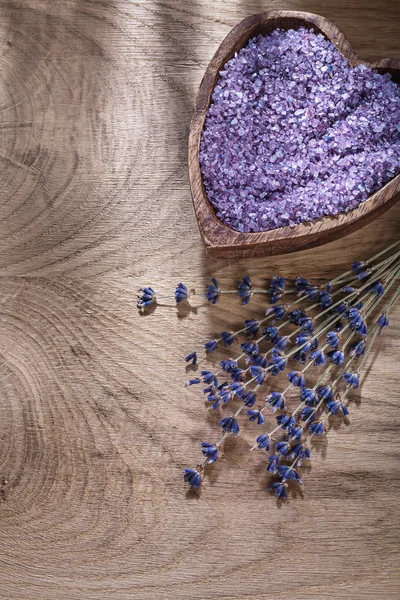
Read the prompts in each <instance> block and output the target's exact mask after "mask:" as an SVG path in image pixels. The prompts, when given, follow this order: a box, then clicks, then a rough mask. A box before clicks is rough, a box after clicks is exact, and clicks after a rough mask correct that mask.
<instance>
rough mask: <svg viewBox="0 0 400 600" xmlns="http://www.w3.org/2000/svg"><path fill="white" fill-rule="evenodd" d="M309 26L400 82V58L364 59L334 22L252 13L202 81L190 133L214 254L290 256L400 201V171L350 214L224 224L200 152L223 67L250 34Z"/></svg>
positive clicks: (193, 175)
mask: <svg viewBox="0 0 400 600" xmlns="http://www.w3.org/2000/svg"><path fill="white" fill-rule="evenodd" d="M300 26H304V27H306V28H308V29H311V28H313V29H314V30H315V31H316V32H320V33H322V34H323V35H324V36H325V37H326V38H327V39H328V40H330V41H331V42H333V43H334V44H335V46H336V48H337V49H338V50H339V51H340V52H341V53H342V55H343V56H344V57H345V58H347V60H348V61H349V63H350V65H352V66H357V65H359V64H360V63H363V64H365V65H366V66H368V67H372V68H374V69H376V70H377V71H378V72H379V73H387V72H388V73H390V74H391V75H392V78H393V80H394V81H397V82H399V80H400V60H399V59H394V58H386V59H383V60H380V61H378V62H376V63H367V62H365V61H361V60H360V59H359V58H358V57H357V56H356V54H354V52H353V50H352V48H351V46H350V44H349V42H348V41H347V39H346V37H345V36H344V35H343V33H342V32H341V31H340V29H338V27H336V25H334V24H333V23H331V22H330V21H328V20H327V19H325V18H324V17H321V16H319V15H314V14H311V13H306V12H295V11H269V12H263V13H259V14H256V15H252V16H251V17H248V18H246V19H244V20H243V21H241V22H240V23H239V24H238V25H236V27H234V28H233V29H232V31H231V32H230V33H229V34H228V35H227V37H226V38H225V39H224V40H223V42H222V44H221V45H220V47H219V48H218V50H217V52H216V54H215V55H214V57H213V58H212V60H211V62H210V64H209V65H208V67H207V70H206V72H205V74H204V77H203V80H202V82H201V84H200V88H199V92H198V95H197V100H196V107H195V111H194V115H193V118H192V122H191V124H190V134H189V178H190V185H191V190H192V197H193V203H194V208H195V212H196V217H197V221H198V224H199V228H200V232H201V234H202V236H203V239H204V242H205V245H206V248H207V253H208V254H209V255H210V256H214V257H226V258H246V257H251V256H271V255H274V254H285V253H286V252H294V251H296V250H302V249H305V248H310V247H312V246H318V245H320V244H325V243H327V242H331V241H333V240H335V239H338V238H340V237H342V236H343V235H346V234H348V233H350V232H352V231H355V230H356V229H358V228H360V227H362V226H363V225H366V224H367V223H369V222H370V221H372V220H373V219H375V218H376V217H378V216H379V215H380V214H382V213H383V212H384V211H385V210H387V209H388V208H389V207H390V206H392V205H393V204H394V203H395V202H396V200H397V199H398V197H397V198H395V194H397V192H399V191H400V175H397V176H396V177H394V178H393V179H392V180H391V181H389V182H388V183H387V184H386V185H385V186H383V187H382V188H381V189H380V190H378V191H377V192H375V193H374V194H372V195H371V196H370V197H369V198H368V200H366V201H365V202H363V203H361V204H360V205H359V206H358V207H357V208H355V209H353V210H351V211H349V212H348V213H346V214H345V213H341V214H339V215H336V216H334V217H322V218H320V219H317V220H315V221H311V222H308V223H302V224H300V225H296V226H295V227H289V226H288V227H280V228H279V229H274V230H271V231H263V232H259V233H240V232H238V231H235V230H234V229H231V228H230V227H228V226H227V225H225V224H224V223H222V222H221V221H220V220H219V219H218V218H217V217H216V215H215V210H214V208H213V206H212V205H211V203H210V202H209V201H208V199H207V195H206V191H205V189H204V184H203V179H202V175H201V171H200V162H199V152H200V140H201V134H202V131H203V127H204V121H205V118H206V113H207V110H208V107H209V106H210V102H211V96H212V93H213V91H214V88H215V85H216V83H217V81H218V79H219V71H220V70H221V69H222V67H223V65H224V64H225V63H226V62H227V61H228V60H229V59H231V58H232V57H233V55H234V54H235V52H237V51H238V50H240V49H241V48H243V47H244V46H245V45H246V44H247V42H248V41H249V39H250V38H252V37H254V36H256V35H258V34H259V33H262V34H267V33H270V32H271V31H273V30H274V29H276V28H277V27H279V28H281V29H298V28H299V27H300Z"/></svg>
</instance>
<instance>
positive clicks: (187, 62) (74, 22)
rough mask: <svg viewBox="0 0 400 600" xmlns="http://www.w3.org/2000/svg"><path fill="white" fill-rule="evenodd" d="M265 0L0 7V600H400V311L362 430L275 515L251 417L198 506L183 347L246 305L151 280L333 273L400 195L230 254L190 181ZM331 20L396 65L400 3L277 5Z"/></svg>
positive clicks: (370, 55) (396, 217)
mask: <svg viewBox="0 0 400 600" xmlns="http://www.w3.org/2000/svg"><path fill="white" fill-rule="evenodd" d="M263 8H265V5H264V3H262V2H259V1H256V0H246V2H239V1H233V0H215V1H214V2H212V3H210V2H209V1H208V0H207V1H206V0H194V1H191V2H183V1H179V0H160V1H159V2H156V1H154V0H143V1H138V0H132V1H130V2H125V1H123V0H114V1H109V2H103V1H100V0H98V1H94V0H63V2H54V1H51V0H26V1H24V2H23V3H22V2H20V1H18V0H4V1H3V2H1V3H0V51H1V61H0V68H1V85H0V127H1V142H0V143H1V151H0V157H1V169H2V171H1V173H2V179H1V181H2V186H1V188H0V284H1V285H0V499H1V502H0V524H1V526H0V547H1V552H0V598H1V600H100V599H102V600H103V599H104V598H107V599H109V600H128V599H129V600H169V599H172V598H173V599H175V598H177V599H184V600H189V599H190V600H192V599H201V600H204V599H210V600H228V599H229V600H232V599H235V600H276V599H279V598H285V599H287V600H305V599H314V598H315V599H316V600H325V599H326V600H328V599H329V600H342V599H343V600H344V599H346V600H348V599H351V600H365V599H366V598H367V599H378V598H385V600H386V599H389V600H392V599H393V600H395V599H397V598H398V597H399V595H400V583H399V575H400V560H399V538H400V535H399V517H398V498H399V493H400V477H399V475H400V473H399V460H398V458H399V442H398V437H399V436H398V425H399V409H398V406H399V392H398V356H399V351H400V329H399V323H400V312H399V310H398V309H396V311H394V312H393V315H392V319H391V321H392V325H391V327H390V328H389V330H388V331H387V333H386V334H385V336H383V337H382V338H381V340H380V341H379V353H377V355H376V356H375V360H374V367H373V369H370V370H369V371H368V376H367V379H366V381H365V383H364V385H363V387H362V392H361V394H360V403H357V404H356V405H355V406H354V408H353V410H352V421H351V424H350V426H349V427H340V428H339V429H337V430H335V431H333V432H332V434H330V436H329V438H328V441H327V445H326V447H325V448H324V451H323V452H321V453H315V457H314V460H313V465H312V469H311V471H310V472H309V473H307V474H306V476H305V485H304V490H303V496H302V497H298V498H297V499H293V498H290V500H289V502H288V503H287V504H286V505H285V506H283V507H280V508H278V507H277V504H276V501H275V499H274V497H273V496H270V495H269V494H268V493H267V492H266V485H267V479H266V477H265V475H264V463H263V460H262V457H261V456H260V455H258V454H257V455H255V456H254V453H249V452H248V448H249V444H250V441H251V440H252V437H253V436H252V433H251V431H250V429H249V430H246V431H245V432H244V435H243V437H242V438H241V439H239V440H238V441H237V443H236V444H235V443H229V444H227V446H226V447H225V450H224V457H223V460H222V461H221V463H220V465H219V467H218V468H216V469H215V470H214V472H213V476H212V477H211V478H210V479H209V480H208V481H206V483H205V485H204V488H203V491H202V493H201V495H200V496H196V495H192V494H188V493H187V489H186V487H185V486H184V483H183V481H182V469H183V467H184V466H185V465H187V464H190V465H193V464H196V462H197V461H198V459H199V446H198V443H199V441H200V440H202V439H210V440H212V439H215V437H216V435H217V434H218V430H219V429H218V425H217V422H216V418H215V417H214V418H210V417H208V416H207V413H206V409H205V408H204V405H203V402H202V400H201V399H199V397H198V394H197V393H196V392H195V391H192V390H187V389H184V388H183V383H184V382H185V380H186V379H187V375H186V374H185V372H184V369H183V368H182V362H181V358H182V356H184V355H185V354H186V352H187V351H188V350H190V349H191V348H192V344H193V342H195V341H197V340H198V339H199V338H201V337H203V336H209V335H212V334H214V333H216V332H219V331H220V330H221V329H224V328H225V327H227V326H228V324H229V325H231V324H235V325H236V324H238V323H240V322H241V321H242V319H243V318H244V317H245V316H247V315H249V316H254V315H256V314H259V313H260V310H261V309H262V303H260V302H258V301H257V302H254V303H253V302H252V304H251V305H250V306H249V307H248V309H247V310H243V309H242V308H241V307H240V306H239V305H238V303H237V301H236V299H235V298H230V299H227V300H226V302H224V303H223V304H222V303H221V305H220V306H216V307H214V309H210V307H208V306H205V305H204V304H203V300H202V298H201V296H198V297H197V298H195V301H194V302H193V304H194V306H193V308H192V309H191V310H190V311H188V310H187V311H186V312H179V313H178V312H177V310H176V309H175V308H174V307H170V308H169V307H164V308H161V307H159V308H157V310H156V311H155V312H154V313H153V314H151V315H148V316H145V317H142V316H140V315H139V314H138V313H137V310H136V305H135V304H136V291H137V288H138V287H140V285H142V284H144V283H149V284H154V285H155V286H157V289H158V290H159V291H160V293H161V294H163V293H164V292H165V293H166V292H167V291H168V290H171V288H173V287H174V286H175V284H176V283H177V282H178V281H180V280H181V281H185V282H187V283H189V282H190V283H191V284H193V285H194V286H195V287H196V288H198V289H199V290H201V288H202V287H203V285H204V284H205V283H206V282H207V281H208V280H209V278H210V276H211V274H215V275H216V276H217V277H218V278H219V280H220V281H221V283H222V284H223V285H224V286H225V287H228V286H232V285H234V284H235V282H236V281H237V279H238V278H240V277H242V276H243V275H245V274H246V273H251V274H252V275H253V277H254V279H255V280H256V281H257V282H259V283H260V284H261V283H263V282H265V280H266V279H268V278H269V277H270V276H271V275H273V274H275V273H283V274H285V275H287V276H293V275H294V274H302V275H304V276H309V277H312V278H313V279H316V280H318V279H326V278H327V277H332V276H333V275H335V274H339V273H340V272H341V271H342V270H343V269H344V268H345V267H346V265H347V264H348V263H349V262H350V261H352V260H356V259H363V258H367V257H368V256H369V255H371V254H373V253H375V252H378V251H379V250H380V249H382V248H383V247H384V246H385V245H386V244H388V243H390V242H392V241H394V240H396V239H398V237H399V224H400V206H399V205H397V206H394V207H392V208H391V209H390V210H389V211H387V213H385V214H384V215H382V216H381V217H380V218H378V219H377V220H376V221H374V222H373V223H371V224H369V225H367V226H366V227H365V228H363V229H361V230H359V231H357V232H355V233H353V234H351V235H349V236H348V237H346V238H343V239H341V240H339V241H336V242H332V243H330V244H327V245H325V246H322V247H321V248H318V250H306V251H302V252H298V253H293V254H291V255H288V256H282V257H268V258H263V259H261V258H256V259H251V260H244V259H243V260H213V259H210V258H208V257H207V256H206V253H205V250H204V246H203V244H202V241H201V239H200V236H199V232H198V228H197V224H196V219H195V215H194V212H193V205H192V202H191V199H190V189H189V183H188V177H187V150H186V149H187V136H188V127H189V122H190V117H191V113H192V108H193V103H194V98H195V94H196V90H197V89H198V86H199V83H200V80H201V78H202V75H203V73H204V70H205V68H206V66H207V64H208V62H209V61H210V59H211V57H212V55H213V54H214V52H215V50H216V48H217V47H218V45H219V44H220V42H221V40H222V39H223V38H224V37H225V36H226V34H227V33H228V32H229V30H230V29H231V28H232V27H233V26H234V25H235V24H236V23H237V22H239V21H240V20H241V19H243V18H244V17H245V16H247V15H250V14H253V13H255V12H260V11H261V10H263ZM268 8H271V9H274V8H275V9H276V8H288V9H292V10H294V9H297V10H307V11H310V12H323V13H324V16H326V18H328V19H330V20H333V21H335V22H336V23H337V24H338V26H339V27H340V28H341V29H343V30H344V31H345V32H346V34H347V35H348V38H349V40H350V42H351V44H352V46H353V48H354V50H355V52H356V53H357V54H359V55H360V56H362V57H363V58H365V59H366V60H371V61H374V60H377V59H379V58H384V57H386V56H395V55H396V54H398V40H399V38H400V30H399V7H398V6H397V5H396V4H395V3H393V2H391V0H383V1H382V2H380V3H379V5H378V4H377V3H376V2H372V0H368V1H366V0H363V1H361V0H354V2H353V3H350V2H348V1H347V0H335V1H332V2H330V1H329V0H327V1H326V2H324V3H323V7H322V6H321V3H319V2H316V1H311V0H293V1H291V2H285V1H280V2H279V3H278V2H277V1H275V0H272V1H271V2H269V3H268Z"/></svg>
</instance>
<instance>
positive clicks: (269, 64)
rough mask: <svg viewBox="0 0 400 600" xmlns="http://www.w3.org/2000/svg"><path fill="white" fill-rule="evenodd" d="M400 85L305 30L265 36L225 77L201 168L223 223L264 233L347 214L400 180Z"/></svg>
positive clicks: (203, 145) (225, 71) (243, 53)
mask: <svg viewBox="0 0 400 600" xmlns="http://www.w3.org/2000/svg"><path fill="white" fill-rule="evenodd" d="M399 123H400V86H399V85H397V84H396V83H394V82H393V81H391V77H390V75H389V74H384V75H380V74H379V73H377V72H376V71H374V70H373V69H369V68H367V67H365V66H364V65H359V66H358V67H351V66H350V65H349V64H348V62H347V60H346V59H345V58H344V57H343V56H342V55H341V54H340V52H339V51H338V50H336V48H335V46H334V44H332V43H331V42H329V41H328V40H326V39H325V38H324V37H323V36H322V35H321V34H316V33H313V31H312V30H311V31H309V30H307V29H305V28H300V29H298V30H296V31H294V30H292V29H291V30H289V31H282V30H279V29H276V30H275V31H273V32H272V33H271V34H270V35H267V36H263V35H258V36H257V37H255V38H253V39H251V40H250V41H249V43H248V44H247V46H246V47H245V48H243V49H242V50H240V51H239V52H238V53H237V54H236V55H235V57H234V58H232V59H231V60H230V61H228V62H227V63H226V64H225V66H224V69H223V70H222V71H221V72H220V79H219V81H218V83H217V85H216V87H215V90H214V93H213V96H212V103H211V106H210V108H209V109H208V112H207V117H206V121H205V126H204V131H203V133H202V139H201V147H200V163H201V170H202V174H203V180H204V185H205V188H206V192H207V197H208V199H209V200H210V202H211V203H212V205H213V206H214V208H215V210H216V214H217V216H218V217H219V219H221V221H223V222H224V223H225V224H226V225H229V226H230V227H232V228H233V229H236V230H237V231H246V232H248V231H265V230H269V229H276V228H277V227H282V226H284V225H291V226H293V225H295V224H297V223H304V222H306V221H313V220H315V219H318V218H319V217H322V216H325V215H336V214H338V213H340V212H347V211H349V210H350V209H352V208H355V207H356V206H358V205H359V204H360V202H364V201H365V200H367V198H368V197H369V196H370V195H371V193H372V192H374V191H376V190H377V189H379V188H380V187H382V186H383V185H384V184H385V183H387V182H388V181H389V180H390V179H392V178H393V177H394V176H395V175H397V174H398V173H399V172H400V124H399Z"/></svg>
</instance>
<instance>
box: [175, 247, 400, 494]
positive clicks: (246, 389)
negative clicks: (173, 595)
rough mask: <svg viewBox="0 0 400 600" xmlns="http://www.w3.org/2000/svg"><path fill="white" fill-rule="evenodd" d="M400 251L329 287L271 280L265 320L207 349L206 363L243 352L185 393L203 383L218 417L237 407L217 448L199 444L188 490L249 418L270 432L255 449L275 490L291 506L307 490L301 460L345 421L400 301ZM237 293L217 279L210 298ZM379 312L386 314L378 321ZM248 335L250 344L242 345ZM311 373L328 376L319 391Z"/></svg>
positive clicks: (356, 266) (248, 286)
mask: <svg viewBox="0 0 400 600" xmlns="http://www.w3.org/2000/svg"><path fill="white" fill-rule="evenodd" d="M399 243H400V242H397V243H395V244H392V245H391V246H389V247H388V248H386V249H385V250H384V251H382V252H380V253H378V254H377V255H375V256H374V257H372V258H371V259H370V260H369V261H367V262H356V263H353V264H352V266H351V269H349V270H348V271H346V272H345V273H343V274H342V275H340V276H339V277H337V278H335V279H333V280H332V281H330V282H328V283H327V284H325V285H324V286H316V285H314V284H313V283H312V282H310V281H309V280H307V279H304V278H301V277H298V278H296V280H295V282H294V286H293V287H289V288H288V287H287V286H286V282H285V279H284V278H283V277H274V278H273V280H272V281H271V284H270V286H269V288H268V290H260V291H261V292H262V293H265V292H266V293H268V294H269V296H270V300H271V303H272V306H270V307H268V308H267V310H266V311H265V315H264V317H263V318H262V319H259V320H255V319H251V320H250V319H249V320H246V321H245V322H244V327H242V328H241V329H239V330H238V331H234V332H226V331H224V332H222V333H221V334H220V336H218V337H216V338H215V339H212V340H209V341H207V342H206V343H205V344H204V349H203V354H204V353H206V354H209V353H213V352H215V351H216V350H217V348H218V346H219V345H221V344H222V345H224V346H230V347H232V348H233V347H234V345H236V344H237V343H240V342H241V343H240V351H239V350H238V351H237V354H236V356H233V357H232V358H229V359H224V360H221V361H220V368H219V369H218V371H216V372H214V371H212V370H210V369H204V370H202V371H201V377H195V378H193V379H191V380H189V381H188V382H187V385H189V386H191V385H195V384H201V383H203V384H204V389H203V392H204V394H206V396H207V403H208V404H209V406H210V407H211V409H212V410H216V409H219V408H220V407H222V406H224V405H226V404H228V403H231V404H233V403H236V405H237V404H238V406H237V408H235V409H234V410H233V411H232V414H230V415H229V416H225V417H223V418H222V419H221V420H220V425H221V434H220V436H219V438H218V440H217V441H215V442H202V443H201V448H202V453H203V455H204V459H203V462H202V463H200V464H199V465H198V466H197V467H196V468H187V469H185V472H184V479H185V481H186V482H187V483H188V484H189V485H190V486H191V487H193V488H198V487H199V486H200V484H201V481H202V478H203V477H204V474H205V473H206V467H207V465H208V464H210V463H213V462H215V461H216V460H217V459H218V457H219V452H220V449H221V445H222V443H223V441H224V439H225V438H226V436H228V435H230V434H231V435H234V436H237V435H239V434H240V423H239V421H240V419H239V417H241V418H243V417H247V418H248V419H249V420H250V421H251V422H253V423H254V424H255V425H256V426H260V427H261V428H262V429H263V431H262V432H261V433H259V435H257V436H256V439H255V444H254V446H253V448H252V450H255V449H260V450H262V451H266V452H268V453H270V455H269V458H268V462H267V465H266V469H267V471H268V472H269V473H271V475H272V477H273V478H274V481H273V482H272V483H271V485H270V488H271V490H272V491H273V492H274V493H275V494H276V495H277V496H279V497H280V498H282V499H285V498H286V497H287V488H288V485H293V484H302V479H301V476H300V473H299V469H300V468H301V466H302V463H303V461H304V460H307V461H308V460H310V457H311V453H310V441H311V439H312V438H313V437H314V436H320V435H324V434H326V433H327V431H328V430H329V422H330V419H331V418H332V417H338V416H341V417H342V418H346V419H347V418H348V415H349V408H348V405H349V403H350V401H351V399H350V398H349V397H348V395H349V392H350V391H351V389H352V388H357V387H358V386H359V382H360V378H361V375H362V371H363V368H364V366H365V362H366V360H367V358H368V356H369V354H370V352H371V348H372V346H373V344H374V343H375V341H376V338H377V336H378V335H380V334H381V333H382V330H383V329H384V328H385V327H387V326H388V325H389V313H390V310H391V309H392V306H393V305H394V303H395V302H396V301H397V300H398V298H399V296H400V287H399V283H398V280H399V277H400V251H399V250H398V249H397V250H396V247H397V246H398V244H399ZM390 290H391V292H392V293H391V294H389V292H390ZM238 291H239V295H240V297H241V298H242V299H243V301H244V302H245V303H247V302H248V301H249V300H250V299H251V297H252V295H253V294H254V293H258V291H259V290H257V289H255V288H253V285H252V282H251V280H250V278H245V279H244V280H243V282H242V283H241V285H240V286H239V290H238ZM233 292H235V290H225V291H224V290H221V289H220V287H219V285H218V282H217V281H216V280H215V279H213V280H212V283H211V284H210V285H209V286H208V287H207V290H206V296H207V299H208V301H209V302H211V303H212V304H215V303H216V302H217V301H218V300H219V299H220V298H221V296H222V295H223V294H224V293H233ZM393 292H394V293H393ZM293 293H297V296H298V297H297V299H295V300H293V301H292V302H291V303H290V304H288V305H282V304H277V302H279V300H281V298H282V297H283V296H284V295H285V294H293ZM390 296H391V299H390V300H388V298H389V297H390ZM307 301H311V302H312V303H311V304H310V305H307V306H304V304H305V303H306V302H307ZM300 304H302V306H301V307H300V306H299V305H300ZM382 305H383V306H384V308H383V312H381V313H380V314H379V315H377V314H376V313H377V310H378V307H381V306H382ZM260 330H261V335H259V333H260ZM241 336H247V338H248V339H245V340H243V341H242V340H240V337H241ZM198 355H199V352H198V351H193V352H191V353H190V354H188V356H187V357H186V359H185V360H186V362H188V363H193V364H196V363H197V362H198ZM291 360H295V361H298V363H299V368H298V369H295V370H289V371H288V373H287V377H288V385H287V387H286V388H285V389H284V390H280V391H278V390H274V389H273V386H271V385H270V384H271V382H273V377H274V376H276V375H278V374H280V373H282V372H284V371H286V370H288V365H289V362H290V361H291ZM310 367H316V368H318V367H323V369H322V372H320V373H319V374H318V378H317V381H316V383H315V384H314V385H311V384H310V385H309V384H308V381H307V380H308V377H309V373H307V371H308V369H310ZM293 390H298V395H299V397H298V401H297V403H296V405H295V406H294V407H292V406H291V404H292V401H291V400H290V399H289V398H288V395H290V394H291V392H292V391H293ZM268 410H271V411H272V412H273V413H275V412H278V415H277V416H276V426H275V427H273V428H272V429H270V430H268V429H267V430H266V431H264V429H265V425H266V416H265V415H266V414H267V411H268Z"/></svg>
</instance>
